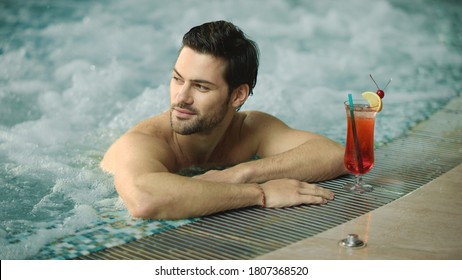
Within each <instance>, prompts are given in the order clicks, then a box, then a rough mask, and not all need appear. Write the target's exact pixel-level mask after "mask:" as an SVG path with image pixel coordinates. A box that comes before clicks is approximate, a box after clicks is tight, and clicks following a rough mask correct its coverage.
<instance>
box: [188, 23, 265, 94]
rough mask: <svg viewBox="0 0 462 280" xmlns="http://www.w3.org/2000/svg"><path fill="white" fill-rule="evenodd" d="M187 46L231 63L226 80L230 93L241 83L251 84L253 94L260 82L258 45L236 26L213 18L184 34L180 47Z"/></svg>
mask: <svg viewBox="0 0 462 280" xmlns="http://www.w3.org/2000/svg"><path fill="white" fill-rule="evenodd" d="M185 46H186V47H189V48H191V49H192V50H194V51H196V52H199V53H203V54H210V55H213V56H215V57H218V58H222V59H224V60H225V61H226V62H227V63H228V65H227V67H226V69H225V73H224V79H225V81H226V82H227V84H228V88H229V92H230V93H231V92H232V91H233V90H234V89H236V88H237V87H239V86H240V85H242V84H247V85H248V86H249V94H250V95H251V94H252V93H253V88H254V87H255V85H256V84H257V74H258V64H259V61H258V57H259V51H258V46H257V44H256V43H255V42H254V41H252V40H250V39H248V38H247V37H246V35H245V34H244V32H242V30H240V29H239V28H238V27H237V26H235V25H234V24H232V23H230V22H226V21H214V22H208V23H204V24H202V25H199V26H196V27H193V28H191V30H189V31H188V33H186V34H185V35H184V36H183V46H182V47H181V49H183V47H185ZM181 49H180V51H181Z"/></svg>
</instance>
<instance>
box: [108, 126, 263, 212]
mask: <svg viewBox="0 0 462 280" xmlns="http://www.w3.org/2000/svg"><path fill="white" fill-rule="evenodd" d="M169 149H170V148H169V147H168V145H167V144H166V143H164V142H163V141H162V140H160V139H157V138H155V137H152V136H149V135H144V134H142V133H137V132H129V133H127V134H126V135H124V136H122V138H121V139H119V140H118V141H117V142H116V143H114V144H113V145H112V146H111V148H110V149H109V150H108V152H107V153H106V155H105V157H104V159H103V161H102V163H101V166H102V168H103V169H105V170H106V171H108V172H110V173H112V174H113V175H114V184H115V187H116V190H117V192H118V193H119V195H120V197H121V198H122V200H123V202H124V204H125V205H126V207H127V208H128V210H129V212H130V214H131V215H132V216H134V217H139V218H153V219H180V218H187V217H197V216H203V215H208V214H211V213H215V212H220V211H224V210H228V209H235V208H241V207H248V206H253V205H260V204H261V203H262V192H261V190H260V188H259V187H258V186H257V185H255V184H232V183H213V182H209V181H204V180H200V179H194V178H188V177H183V176H180V175H176V174H172V173H170V172H169V168H167V167H171V166H172V165H173V164H174V162H173V161H172V157H173V155H172V154H171V153H169V152H168V151H169Z"/></svg>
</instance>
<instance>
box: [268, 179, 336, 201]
mask: <svg viewBox="0 0 462 280" xmlns="http://www.w3.org/2000/svg"><path fill="white" fill-rule="evenodd" d="M260 185H261V187H262V188H263V191H264V192H265V196H266V207H268V208H282V207H290V206H295V205H300V204H325V203H327V201H329V200H332V199H334V194H333V193H332V192H331V191H329V190H326V189H324V188H321V187H319V186H316V185H313V184H309V183H306V182H301V181H298V180H293V179H277V180H271V181H268V182H266V183H263V184H260Z"/></svg>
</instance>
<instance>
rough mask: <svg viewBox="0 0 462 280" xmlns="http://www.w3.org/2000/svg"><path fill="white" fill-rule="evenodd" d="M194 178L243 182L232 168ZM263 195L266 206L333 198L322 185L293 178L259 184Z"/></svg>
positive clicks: (324, 200) (288, 205)
mask: <svg viewBox="0 0 462 280" xmlns="http://www.w3.org/2000/svg"><path fill="white" fill-rule="evenodd" d="M194 178H197V179H202V180H206V181H210V182H223V183H237V184H239V183H244V182H245V180H244V179H243V176H241V175H239V172H235V171H233V170H232V168H229V169H225V170H210V171H208V172H206V173H204V174H202V175H198V176H195V177H194ZM260 185H261V187H262V189H263V191H264V193H265V196H266V205H265V206H266V207H268V208H283V207H290V206H295V205H300V204H325V203H327V202H328V201H329V200H332V199H334V194H333V193H332V192H331V191H329V190H327V189H324V188H322V187H319V186H317V185H314V184H309V183H306V182H302V181H298V180H294V179H276V180H270V181H268V182H266V183H262V184H260Z"/></svg>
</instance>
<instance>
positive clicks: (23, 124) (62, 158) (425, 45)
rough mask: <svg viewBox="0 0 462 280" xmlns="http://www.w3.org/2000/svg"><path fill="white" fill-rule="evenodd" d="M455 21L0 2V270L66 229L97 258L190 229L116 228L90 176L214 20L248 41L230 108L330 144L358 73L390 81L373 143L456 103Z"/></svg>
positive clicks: (372, 6) (332, 9)
mask: <svg viewBox="0 0 462 280" xmlns="http://www.w3.org/2000/svg"><path fill="white" fill-rule="evenodd" d="M263 3H264V4H263ZM461 15H462V4H461V3H460V2H459V1H457V0H453V1H449V0H446V1H443V0H441V1H433V0H414V1H399V0H388V1H385V0H378V1H368V0H354V1H348V3H346V2H340V1H333V0H329V1H326V0H322V1H321V0H319V1H302V0H293V1H283V0H280V1H276V0H271V1H264V2H262V1H247V0H239V1H225V0H215V1H201V0H196V1H188V0H178V1H152V0H91V1H90V0H84V1H81V0H67V1H52V0H0V65H1V67H0V259H31V258H36V257H37V256H38V255H39V254H42V256H43V254H45V253H44V252H48V253H47V254H49V255H47V258H48V257H49V258H54V257H59V256H54V255H53V254H54V253H53V252H57V251H59V250H56V247H59V246H60V245H59V244H60V243H56V245H53V242H55V241H56V240H58V239H63V238H66V237H67V236H73V235H75V233H77V232H79V233H82V232H83V233H86V234H87V235H89V236H94V237H95V238H93V239H98V242H99V243H98V244H96V245H95V244H92V246H93V247H92V248H93V250H97V249H98V248H99V247H98V246H100V247H101V248H104V247H108V246H111V244H109V243H110V242H113V243H114V244H119V243H120V242H124V241H127V240H131V239H133V238H138V237H141V236H145V235H148V234H153V233H156V232H160V231H163V230H167V229H169V228H172V227H176V226H179V225H182V224H185V223H189V222H193V220H182V221H162V222H156V221H141V220H134V219H130V217H129V216H128V214H127V212H126V210H125V208H124V206H123V204H122V203H121V201H120V200H119V198H118V196H117V193H116V192H115V190H114V188H113V184H112V178H111V177H110V176H108V175H106V174H104V173H103V172H102V171H101V170H100V169H99V166H98V165H99V161H100V160H101V158H102V156H103V154H104V152H105V150H106V149H107V148H108V146H109V145H110V144H111V143H112V142H113V141H114V140H115V139H117V138H118V137H119V136H120V135H121V134H122V133H123V132H124V131H126V130H127V129H128V128H129V127H131V126H132V125H134V124H135V123H137V122H138V121H140V120H142V119H144V118H146V117H148V116H151V115H153V114H157V113H160V112H162V111H164V110H166V109H168V105H169V97H168V96H169V89H168V85H169V79H170V72H171V68H172V66H173V64H174V62H175V59H176V55H177V51H178V47H179V45H180V42H181V38H182V36H183V34H184V33H185V32H187V31H188V30H189V29H190V28H191V27H193V26H195V25H198V24H201V23H203V22H206V21H211V20H218V19H225V20H229V21H232V22H234V23H235V24H236V25H238V26H239V27H241V28H242V29H243V30H244V31H245V32H246V34H247V35H248V36H249V37H251V38H252V39H254V40H255V41H256V42H257V43H258V45H259V48H260V53H261V63H260V65H261V66H260V71H259V78H258V83H257V86H256V88H255V90H254V95H253V96H252V97H250V99H249V100H248V102H247V103H246V104H245V105H244V107H243V108H242V110H261V111H265V112H268V113H271V114H274V115H276V116H278V117H279V118H281V119H282V120H284V121H285V122H287V123H288V124H289V125H290V126H292V127H296V128H300V129H305V130H311V131H314V132H317V133H320V134H323V135H326V136H328V137H330V138H333V139H335V140H337V141H339V142H342V143H344V138H345V130H346V121H345V111H344V108H343V101H344V100H345V99H346V98H347V94H348V93H350V92H352V93H353V94H355V95H359V94H360V93H361V92H363V91H366V90H371V91H375V90H376V87H375V85H374V83H373V82H372V81H371V79H370V78H369V74H372V75H373V76H374V78H375V79H376V81H377V82H378V84H379V85H380V86H384V84H385V83H386V82H387V81H388V80H389V79H390V78H393V81H392V82H391V84H390V85H389V86H388V88H387V89H386V90H385V98H384V100H383V101H384V105H383V111H382V112H381V113H380V114H378V117H377V123H376V130H375V131H376V138H375V139H376V145H377V146H379V145H381V144H382V143H387V142H390V141H391V140H393V139H396V138H397V137H400V136H402V135H403V134H404V133H405V132H406V131H407V130H408V129H409V128H410V127H412V126H413V125H414V124H416V123H417V122H419V121H422V120H424V119H425V118H427V117H428V116H429V115H430V114H432V113H433V112H435V111H436V110H438V109H439V108H441V107H442V106H443V105H444V104H446V103H447V102H448V101H449V100H450V99H451V98H453V97H456V96H459V95H460V92H461V83H460V81H461V79H462V27H461V26H462V20H461ZM109 224H110V225H111V227H110V230H109V229H108V227H107V226H106V225H109ZM127 228H128V229H129V231H127V230H124V229H127ZM92 229H98V232H95V231H94V230H92ZM118 229H120V231H117V230H118ZM80 236H82V234H80ZM96 236H97V237H96ZM108 236H110V237H111V238H112V239H111V238H109V237H108ZM90 239H91V238H90ZM49 244H52V245H49ZM84 250H88V248H85V249H84ZM56 254H58V255H59V253H56ZM70 257H72V256H70Z"/></svg>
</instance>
